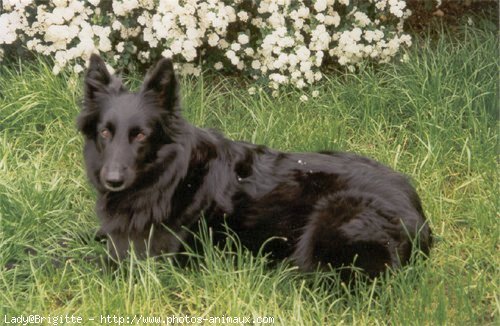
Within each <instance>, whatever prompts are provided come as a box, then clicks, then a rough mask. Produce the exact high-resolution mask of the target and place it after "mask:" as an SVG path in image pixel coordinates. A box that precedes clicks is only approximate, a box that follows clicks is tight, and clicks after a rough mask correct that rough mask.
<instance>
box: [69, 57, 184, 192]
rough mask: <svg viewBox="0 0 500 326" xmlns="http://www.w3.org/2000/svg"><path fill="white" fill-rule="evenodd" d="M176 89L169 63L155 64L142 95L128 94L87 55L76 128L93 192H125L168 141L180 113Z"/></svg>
mask: <svg viewBox="0 0 500 326" xmlns="http://www.w3.org/2000/svg"><path fill="white" fill-rule="evenodd" d="M177 88H178V84H177V81H176V77H175V74H174V70H173V65H172V62H171V61H170V60H167V59H162V60H160V61H159V62H158V64H157V65H156V66H155V67H154V68H153V69H152V70H151V71H150V72H149V73H148V75H147V76H146V79H145V81H144V83H143V85H142V88H141V90H140V91H139V92H137V93H131V92H129V91H128V90H127V89H126V88H125V87H124V86H123V84H122V82H121V80H120V79H119V78H118V77H116V76H112V75H111V74H110V73H109V72H108V70H107V69H106V67H105V64H104V62H103V60H102V59H101V58H100V57H99V56H97V55H92V57H91V59H90V64H89V68H88V70H87V74H86V77H85V94H84V105H83V110H82V112H81V114H80V116H79V118H78V127H79V129H80V131H81V132H82V133H83V134H84V135H85V140H86V145H85V146H86V148H85V151H86V155H85V158H86V164H87V169H88V173H89V177H90V179H91V181H92V182H93V183H94V185H96V186H97V188H98V189H100V190H102V191H112V192H118V191H123V190H125V189H127V188H130V187H131V186H133V185H134V184H135V183H136V182H137V181H138V179H140V178H141V176H142V175H143V174H144V173H145V172H146V171H147V170H148V168H149V167H150V166H151V165H152V163H153V162H154V161H155V159H156V155H157V153H158V151H159V150H160V148H161V147H162V146H163V145H165V144H168V143H170V142H172V138H171V137H172V135H171V132H172V130H171V129H172V128H171V127H170V126H169V124H170V123H171V122H172V120H175V118H176V116H178V114H179V112H178V111H179V103H178V102H179V100H178V90H177Z"/></svg>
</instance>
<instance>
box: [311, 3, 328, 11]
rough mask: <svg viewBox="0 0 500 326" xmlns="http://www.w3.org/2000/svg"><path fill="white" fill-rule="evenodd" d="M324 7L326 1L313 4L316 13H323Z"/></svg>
mask: <svg viewBox="0 0 500 326" xmlns="http://www.w3.org/2000/svg"><path fill="white" fill-rule="evenodd" d="M326 6H327V2H326V0H316V1H315V3H314V10H316V11H317V12H322V11H325V9H326Z"/></svg>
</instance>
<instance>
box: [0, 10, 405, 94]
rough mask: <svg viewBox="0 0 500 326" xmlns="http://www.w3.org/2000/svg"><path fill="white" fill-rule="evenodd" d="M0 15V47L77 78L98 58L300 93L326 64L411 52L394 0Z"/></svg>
mask: <svg viewBox="0 0 500 326" xmlns="http://www.w3.org/2000/svg"><path fill="white" fill-rule="evenodd" d="M40 3H43V4H40ZM37 4H38V5H37ZM2 9H3V11H2V14H0V47H7V46H9V45H10V46H20V45H23V46H26V47H27V48H28V49H29V50H32V51H35V52H37V53H42V54H45V55H51V56H53V57H54V59H55V60H54V62H55V65H54V72H55V73H58V72H59V71H60V70H61V69H62V68H64V67H66V66H68V65H70V66H72V67H73V69H74V70H75V71H76V72H80V71H81V70H83V64H84V63H85V61H86V60H88V58H89V57H90V54H91V53H93V52H99V53H101V54H104V55H105V56H106V57H107V58H108V59H110V60H111V61H112V62H113V63H115V64H116V65H120V66H124V65H128V64H130V63H131V62H133V61H134V60H139V62H142V63H149V62H151V61H153V60H156V59H157V58H158V57H160V56H165V57H171V58H173V59H174V60H175V62H177V63H178V65H179V68H180V69H181V72H183V73H185V74H194V75H196V74H199V73H200V69H201V67H202V66H203V67H206V66H207V65H210V66H212V67H214V68H215V69H217V70H222V69H224V70H229V71H231V70H236V71H242V72H244V74H246V75H249V76H251V77H253V78H255V79H265V80H267V81H268V83H269V86H270V87H271V88H273V89H278V88H279V86H280V85H283V84H291V85H294V86H296V87H299V88H303V87H305V86H307V85H310V84H313V83H314V82H315V81H318V80H320V79H321V78H322V76H323V72H322V68H323V67H325V65H326V64H327V63H337V64H339V65H342V66H346V67H347V68H349V69H354V68H355V66H356V65H358V64H360V63H361V62H363V61H366V60H372V61H374V62H388V61H389V60H390V59H391V58H393V57H394V56H395V55H396V54H397V53H398V52H399V50H400V49H401V47H402V46H409V45H411V38H410V37H409V36H408V35H407V34H404V32H403V22H404V20H405V19H406V18H408V16H409V15H410V14H411V12H410V10H408V9H407V8H406V2H405V1H404V0H365V1H355V0H313V1H305V0H300V1H292V0H261V1H249V0H235V1H229V0H113V1H102V0H86V1H81V0H54V1H50V2H39V1H34V0H4V1H3V8H2ZM1 55H2V51H1V50H0V60H1Z"/></svg>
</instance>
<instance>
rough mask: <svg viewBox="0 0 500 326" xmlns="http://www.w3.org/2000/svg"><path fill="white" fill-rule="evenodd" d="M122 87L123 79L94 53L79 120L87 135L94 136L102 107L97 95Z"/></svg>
mask: <svg viewBox="0 0 500 326" xmlns="http://www.w3.org/2000/svg"><path fill="white" fill-rule="evenodd" d="M121 89H123V85H122V82H121V80H120V79H119V78H117V77H115V76H112V75H111V74H110V72H109V71H108V69H107V68H106V64H105V63H104V60H102V58H101V57H100V56H99V55H97V54H92V55H91V56H90V61H89V66H88V68H87V72H86V74H85V79H84V95H83V110H82V112H81V113H80V116H79V117H78V120H77V125H78V129H79V130H80V131H81V132H83V133H84V134H86V135H87V136H89V137H90V136H92V135H93V134H94V133H95V131H94V130H93V128H94V126H95V123H96V122H97V119H98V112H99V109H100V108H99V105H98V100H96V96H97V95H98V94H110V93H116V92H118V91H119V90H121Z"/></svg>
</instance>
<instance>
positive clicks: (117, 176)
mask: <svg viewBox="0 0 500 326" xmlns="http://www.w3.org/2000/svg"><path fill="white" fill-rule="evenodd" d="M104 183H105V186H106V188H108V189H109V190H112V191H117V190H121V188H122V186H123V184H124V183H125V180H124V178H123V175H122V174H121V173H119V172H114V171H113V172H109V173H108V174H107V175H106V178H105V180H104Z"/></svg>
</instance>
